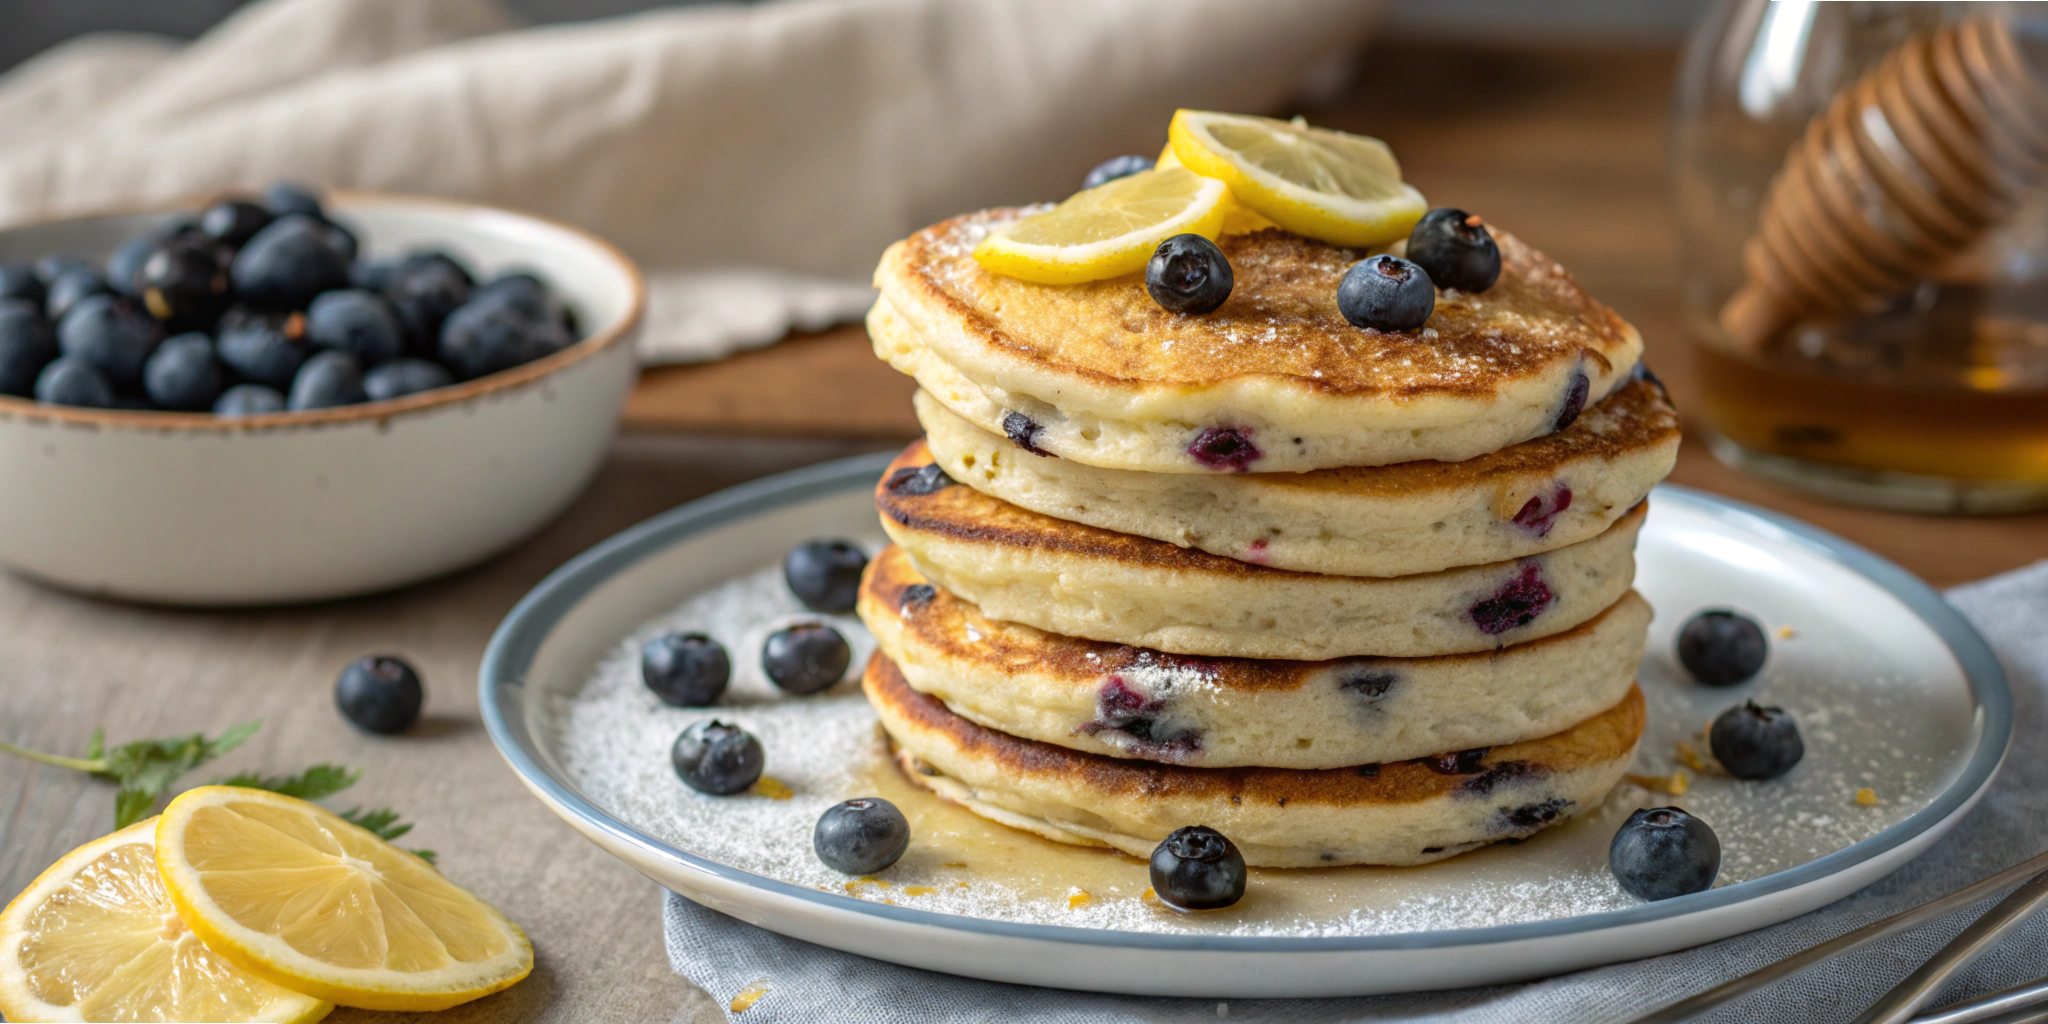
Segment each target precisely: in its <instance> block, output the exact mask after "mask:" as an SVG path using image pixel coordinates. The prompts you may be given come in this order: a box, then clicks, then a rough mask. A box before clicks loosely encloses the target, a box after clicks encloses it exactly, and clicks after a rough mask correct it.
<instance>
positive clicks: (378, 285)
mask: <svg viewBox="0 0 2048 1024" xmlns="http://www.w3.org/2000/svg"><path fill="white" fill-rule="evenodd" d="M397 274H398V261H397V260H372V259H359V260H357V261H355V262H354V263H351V264H349V267H348V286H349V287H351V288H361V289H362V290H364V291H366V292H376V293H378V294H380V295H381V294H383V292H384V289H386V288H389V287H391V279H392V278H393V277H395V276H397Z"/></svg>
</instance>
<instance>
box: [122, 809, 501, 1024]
mask: <svg viewBox="0 0 2048 1024" xmlns="http://www.w3.org/2000/svg"><path fill="white" fill-rule="evenodd" d="M156 864H157V870H158V872H159V873H160V874H161V875H162V876H163V881H164V887H165V889H167V890H168V891H169V893H170V897H171V902H172V903H174V904H175V905H176V906H177V908H178V913H179V915H180V916H182V917H183V918H184V919H185V921H186V923H187V924H189V925H190V926H191V928H192V930H193V931H194V932H197V933H198V934H199V937H200V938H201V939H204V940H205V941H206V944H207V945H208V946H210V947H212V948H213V949H214V951H216V952H218V953H219V954H220V955H221V956H222V957H224V958H226V959H227V960H228V961H229V962H231V963H233V964H235V965H236V966H238V967H240V968H242V969H243V970H246V971H248V972H250V973H251V974H255V975H257V976H258V977H261V978H265V979H268V980H270V981H272V982H274V983H276V984H279V985H284V986H287V987H289V988H291V989H293V990H295V991H299V992H305V993H309V994H311V995H315V996H318V997H320V998H322V999H327V1000H330V1001H333V1002H336V1003H340V1004H342V1005H344V1006H357V1007H362V1008H364V1009H371V1010H439V1009H444V1008H446V1007H450V1006H454V1005H456V1004H458V1003H466V1002H468V1001H470V1000H472V999H476V998H478V997H480V996H485V995H489V994H491V993H492V992H496V991H498V990H500V989H503V988H506V987H508V986H510V985H512V984H513V983H515V982H517V981H519V979H521V978H524V977H526V975H527V973H528V972H530V971H532V970H533V947H532V946H530V945H528V944H527V941H526V936H525V935H524V934H522V933H521V932H520V931H519V927H518V926H517V925H515V924H513V923H512V922H511V921H509V920H507V919H506V918H505V916H504V915H503V914H500V913H498V912H497V911H496V910H495V909H493V908H492V907H491V906H490V905H489V904H487V903H485V902H484V901H482V900H480V899H477V898H476V897H475V896H472V895H470V894H469V893H468V892H466V891H464V890H462V889H461V888H458V887H457V886H456V885H455V884H454V883H453V882H450V881H448V880H447V879H445V878H443V877H441V875H440V873H439V872H437V871H435V870H434V869H433V868H432V867H430V866H428V864H427V862H426V861H423V860H421V859H419V858H418V857H415V856H413V855H412V854H410V853H407V852H405V851H404V850H401V849H399V848H398V847H396V846H393V845H391V844H390V843H387V842H385V841H384V840H383V839H380V838H378V837H377V836H376V835H374V834H373V833H371V832H369V831H368V830H366V829H363V828H360V827H358V826H356V825H352V824H350V823H349V822H347V821H344V820H342V818H341V817H340V816H339V815H337V814H335V813H334V812H332V811H329V810H327V809H326V808H324V807H320V806H318V805H316V804H310V803H307V802H306V801H304V800H298V799H294V798H292V797H288V796H279V795H278V794H276V793H267V792H263V791H261V790H254V789H239V788H235V787H232V786H201V787H199V788H198V789H192V790H187V791H186V792H184V793H183V794H180V795H179V797H178V798H177V799H176V800H173V801H171V805H170V806H169V807H166V808H164V813H163V816H162V817H161V818H160V819H159V820H158V822H157V829H156Z"/></svg>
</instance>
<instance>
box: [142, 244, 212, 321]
mask: <svg viewBox="0 0 2048 1024" xmlns="http://www.w3.org/2000/svg"><path fill="white" fill-rule="evenodd" d="M223 257H224V251H223V250H222V249H221V248H220V246H219V245H218V244H217V243H215V242H213V241H211V240H209V239H205V238H200V237H194V236H183V235H181V236H179V237H176V238H169V239H165V240H164V241H162V242H159V243H157V246H156V248H155V249H153V250H151V251H150V254H149V258H148V259H145V260H143V261H142V267H141V269H139V270H137V271H136V272H135V289H136V291H137V293H138V294H140V295H141V297H142V304H143V306H144V308H146V309H148V310H149V315H151V316H153V317H156V318H157V319H158V320H163V321H166V322H170V323H176V324H182V325H186V326H194V325H202V324H211V322H212V321H213V320H215V319H216V318H218V317H219V316H220V311H221V309H222V308H223V307H225V306H226V305H227V301H228V273H227V267H226V266H225V265H224V264H223Z"/></svg>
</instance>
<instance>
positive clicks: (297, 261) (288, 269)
mask: <svg viewBox="0 0 2048 1024" xmlns="http://www.w3.org/2000/svg"><path fill="white" fill-rule="evenodd" d="M328 228H329V225H326V224H324V223H322V222H320V221H317V220H314V219H312V218H311V217H307V216H304V215H301V214H289V215H286V216H283V217H279V218H278V219H277V220H276V221H274V222H272V223H271V224H270V225H269V226H268V227H265V228H264V229H263V230H261V231H258V232H256V236H255V237H254V238H251V239H249V244H247V245H244V246H243V247H242V249H241V251H240V252H237V253H236V254H235V259H234V262H233V263H231V264H229V266H228V276H229V279H230V280H231V281H232V282H233V284H234V288H235V293H236V294H237V295H238V296H240V297H241V298H242V299H243V300H244V301H246V302H248V303H250V304H252V305H255V306H261V307H263V308H266V309H304V308H305V307H306V305H307V304H308V303H310V302H312V301H313V299H314V297H315V296H317V295H319V294H320V293H321V292H326V291H333V290H334V289H336V288H346V287H348V264H349V261H348V259H347V258H346V257H344V256H343V255H342V254H341V252H340V251H339V250H337V249H336V248H335V247H334V245H333V243H332V242H331V241H330V239H329V237H328Z"/></svg>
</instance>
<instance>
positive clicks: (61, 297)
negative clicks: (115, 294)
mask: <svg viewBox="0 0 2048 1024" xmlns="http://www.w3.org/2000/svg"><path fill="white" fill-rule="evenodd" d="M112 290H113V289H110V288H108V287H107V279H106V278H104V277H101V276H100V272H99V271H97V270H94V269H93V268H91V267H67V268H65V269H64V270H62V271H60V272H58V274H57V276H56V277H53V278H51V279H50V287H49V289H48V291H47V292H45V293H44V295H43V313H44V314H45V315H47V316H48V317H49V318H50V319H52V320H61V319H63V318H64V314H66V313H69V312H71V307H73V306H76V305H78V302H79V300H80V299H83V298H85V297H87V296H89V295H105V294H107V293H108V292H110V291H112Z"/></svg>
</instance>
